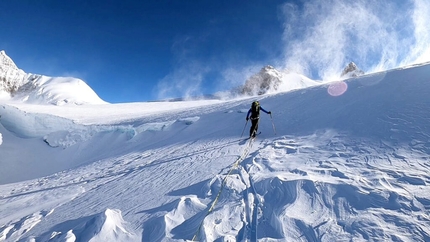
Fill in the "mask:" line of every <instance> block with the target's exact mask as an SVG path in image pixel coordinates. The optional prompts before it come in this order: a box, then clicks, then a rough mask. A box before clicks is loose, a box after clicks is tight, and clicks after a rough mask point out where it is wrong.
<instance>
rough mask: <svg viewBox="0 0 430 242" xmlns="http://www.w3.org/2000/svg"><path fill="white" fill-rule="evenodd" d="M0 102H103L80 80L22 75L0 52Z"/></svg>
mask: <svg viewBox="0 0 430 242" xmlns="http://www.w3.org/2000/svg"><path fill="white" fill-rule="evenodd" d="M0 99H2V100H9V99H10V100H12V101H16V102H25V103H34V104H54V105H65V104H74V105H82V104H104V103H106V102H105V101H103V100H102V99H100V97H98V96H97V94H96V93H95V92H94V91H93V90H92V89H91V88H90V87H89V86H88V85H87V84H86V83H85V82H84V81H82V80H81V79H78V78H73V77H49V76H44V75H36V74H30V73H28V74H27V73H25V72H24V71H23V70H21V69H19V68H18V67H17V66H16V65H15V63H14V62H13V61H12V59H11V58H10V57H9V56H7V55H6V53H5V52H4V51H0Z"/></svg>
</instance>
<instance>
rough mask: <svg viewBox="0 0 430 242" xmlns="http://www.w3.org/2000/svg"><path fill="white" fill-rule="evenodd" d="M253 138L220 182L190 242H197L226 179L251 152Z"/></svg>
mask: <svg viewBox="0 0 430 242" xmlns="http://www.w3.org/2000/svg"><path fill="white" fill-rule="evenodd" d="M254 139H255V138H250V139H249V141H248V145H247V146H246V148H245V149H244V150H243V152H242V155H241V156H240V157H239V158H237V160H236V161H235V162H234V163H233V166H232V167H231V169H230V171H229V172H228V173H227V175H226V176H225V177H224V179H223V180H222V183H221V188H220V189H219V192H218V194H217V195H216V197H215V199H214V201H213V202H212V205H211V207H210V208H209V210H208V212H207V213H206V215H205V216H204V217H203V219H202V222H201V223H200V226H199V228H198V229H197V232H196V233H195V234H194V236H193V239H192V241H197V240H196V239H197V237H198V235H199V234H200V230H201V228H202V226H203V222H204V221H205V218H206V217H207V216H208V215H209V214H210V213H211V212H212V211H213V209H214V208H215V205H216V204H217V203H218V199H219V198H220V196H221V193H222V190H223V189H224V187H225V184H226V183H227V177H228V176H229V175H230V174H231V173H232V172H233V171H234V170H235V169H237V168H238V167H239V164H240V162H242V161H243V160H245V158H246V157H247V156H248V155H249V152H250V151H251V148H252V144H253V141H254Z"/></svg>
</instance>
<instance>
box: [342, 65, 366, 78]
mask: <svg viewBox="0 0 430 242" xmlns="http://www.w3.org/2000/svg"><path fill="white" fill-rule="evenodd" d="M363 74H364V71H362V70H360V69H359V68H358V67H357V65H356V64H355V63H354V62H350V63H349V64H348V65H347V66H346V67H345V68H344V69H343V71H342V74H341V75H340V76H341V77H346V78H348V77H357V76H361V75H363Z"/></svg>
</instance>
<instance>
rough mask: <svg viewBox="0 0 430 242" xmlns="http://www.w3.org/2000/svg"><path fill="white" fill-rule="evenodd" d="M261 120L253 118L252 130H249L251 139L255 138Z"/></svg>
mask: <svg viewBox="0 0 430 242" xmlns="http://www.w3.org/2000/svg"><path fill="white" fill-rule="evenodd" d="M258 120H259V118H251V129H250V130H249V137H255V135H256V134H257V130H258Z"/></svg>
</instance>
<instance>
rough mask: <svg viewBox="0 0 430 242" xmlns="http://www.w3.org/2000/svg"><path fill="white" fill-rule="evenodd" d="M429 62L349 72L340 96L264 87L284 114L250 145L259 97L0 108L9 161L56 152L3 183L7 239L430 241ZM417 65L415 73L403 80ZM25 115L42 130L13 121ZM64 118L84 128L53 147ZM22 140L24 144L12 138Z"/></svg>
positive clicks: (1, 212) (1, 215) (0, 196)
mask: <svg viewBox="0 0 430 242" xmlns="http://www.w3.org/2000/svg"><path fill="white" fill-rule="evenodd" d="M429 68H430V66H424V67H418V68H417V69H416V70H414V69H410V70H405V71H406V73H405V74H402V73H403V72H402V71H395V72H394V73H392V74H390V73H388V74H387V75H383V77H381V75H380V74H377V75H372V76H367V77H363V78H361V79H360V78H358V79H354V80H352V81H350V82H348V85H349V87H348V91H347V92H346V93H345V94H344V96H339V97H335V98H333V97H328V96H327V93H326V90H325V89H324V87H314V88H309V89H306V90H300V91H295V92H291V93H284V94H278V95H268V96H265V97H262V98H261V99H260V100H261V103H262V105H263V107H264V108H266V109H269V110H272V111H273V113H274V114H273V116H274V117H275V119H274V120H271V119H270V117H268V116H264V114H262V117H261V123H260V128H259V130H260V131H262V134H261V135H260V136H259V137H258V138H257V139H255V141H254V142H252V143H249V141H247V140H245V139H244V138H239V137H238V136H239V133H240V131H241V130H242V129H243V125H244V122H245V121H244V119H245V115H246V112H247V110H248V106H249V104H250V103H251V100H253V99H254V98H248V99H242V100H233V101H224V102H209V103H205V102H203V103H197V104H196V103H188V104H187V103H180V104H178V105H180V107H179V108H178V110H174V109H169V108H167V106H163V108H161V110H162V111H160V112H158V113H157V112H156V111H155V110H156V108H154V107H152V108H153V109H152V110H149V111H148V112H149V114H143V113H139V112H140V111H139V112H138V114H136V113H134V112H132V111H130V110H136V108H138V107H150V105H148V104H144V105H142V106H139V105H135V106H133V105H130V106H128V105H119V106H120V109H121V110H122V111H120V112H122V114H121V115H123V117H122V118H121V117H120V116H121V115H119V114H118V115H117V114H115V115H114V116H115V117H114V118H113V119H112V120H108V117H109V112H107V111H106V110H107V108H108V107H109V106H104V107H103V108H102V109H103V110H104V109H106V110H104V111H102V112H101V113H102V114H101V117H100V118H99V119H97V118H96V115H97V113H96V112H94V109H91V108H90V107H85V108H82V109H75V108H71V109H66V107H63V109H57V108H53V107H42V106H28V105H18V104H14V106H16V107H17V108H18V110H14V109H13V111H11V110H12V109H11V107H10V106H0V108H2V112H3V113H2V114H3V115H5V114H13V115H15V116H13V117H4V116H3V117H2V118H1V119H0V124H1V125H0V131H1V133H2V144H1V146H0V152H3V153H2V154H13V155H10V156H6V158H8V159H5V158H4V157H5V156H2V157H0V165H1V166H2V167H3V168H4V169H5V170H7V169H9V170H10V172H13V171H14V170H13V169H11V168H10V167H9V165H10V164H9V163H7V162H8V160H13V159H14V157H15V156H19V157H21V158H25V159H28V160H25V161H28V162H29V163H28V164H31V163H30V161H31V159H30V158H31V156H30V155H28V154H25V152H36V151H38V152H40V153H38V154H42V155H43V154H45V153H43V152H46V154H45V156H44V157H47V158H46V160H41V161H43V162H48V164H56V162H57V163H60V165H59V167H54V168H55V169H54V168H53V169H52V170H50V172H47V173H49V174H48V175H47V174H44V173H38V174H36V173H34V174H31V175H34V177H35V178H34V177H31V178H30V179H28V180H27V179H17V180H14V182H13V183H12V182H8V180H7V179H5V180H4V183H3V184H2V185H0V241H49V240H50V241H90V240H91V241H109V240H111V241H184V240H185V241H190V240H192V238H193V237H194V236H196V237H197V239H198V240H199V241H430V216H429V211H430V195H429V194H430V188H429V186H428V184H429V183H430V174H429V169H430V163H429V161H430V159H429V154H430V130H429V125H428V124H429V123H430V111H429V109H428V107H429V105H430V102H429V99H428V96H429V95H428V94H430V93H429V92H430V89H428V86H429V85H428V84H423V83H424V82H423V81H424V80H427V79H425V78H423V77H427V76H426V75H424V74H427V73H428V69H429ZM415 72H416V73H418V74H416V79H417V82H419V84H417V83H415V82H412V81H411V82H408V85H403V84H402V82H401V81H402V80H403V78H404V76H410V75H411V74H412V73H415ZM420 73H421V74H420ZM422 73H424V74H422ZM390 75H391V77H390ZM386 76H389V78H388V79H384V78H386ZM420 77H421V78H420ZM382 79H383V80H385V82H387V81H386V80H389V84H390V85H383V84H384V81H383V80H382ZM372 81H374V82H372ZM363 83H365V84H363ZM385 84H386V83H385ZM398 87H402V88H403V89H402V90H403V91H404V93H397V92H396V90H398ZM393 90H394V91H393ZM382 93H387V94H386V95H382ZM362 96H364V97H363V98H361V97H362ZM336 100H337V101H336ZM363 100H364V101H363ZM311 104H312V105H311ZM169 105H173V106H174V104H169ZM126 106H128V107H129V108H130V110H128V111H127V110H124V109H127V108H125V107H126ZM113 107H115V105H113V106H111V108H113ZM19 110H21V111H19ZM62 110H63V111H62ZM64 110H69V111H70V110H75V111H76V112H77V113H75V114H74V113H73V112H72V111H70V112H67V111H64ZM77 110H80V111H77ZM127 112H129V113H131V114H130V115H127ZM41 113H43V114H41ZM74 115H76V116H74ZM139 115H141V116H139ZM11 116H12V115H11ZM23 116H25V117H27V118H29V120H36V121H35V122H33V123H31V124H32V125H35V126H33V127H38V129H37V132H39V133H30V132H33V131H34V130H32V129H28V128H27V127H20V126H14V122H13V118H21V117H23ZM41 117H45V119H43V118H41ZM59 117H61V118H59ZM43 120H48V121H49V122H48V123H43ZM57 121H58V122H57ZM272 121H274V122H275V124H276V128H277V135H274V134H273V133H274V132H273V130H272V123H271V122H272ZM59 123H61V124H64V127H66V126H67V127H68V132H70V133H73V132H75V133H76V132H78V131H79V132H78V133H79V134H82V135H83V136H79V137H77V138H76V136H73V137H75V139H71V140H70V141H73V142H75V143H73V144H70V145H69V146H64V147H51V146H48V145H47V144H46V143H44V142H46V141H44V137H46V136H49V135H51V136H49V137H51V140H50V141H49V142H51V143H56V142H58V141H59V140H61V139H63V138H64V136H62V135H58V134H59V133H55V134H56V135H52V133H50V132H58V131H63V130H62V128H64V127H62V126H61V125H59ZM27 124H28V123H27ZM43 124H56V125H57V126H44V125H43ZM93 125H95V126H97V125H105V126H106V127H108V128H102V129H96V130H94V129H93V128H89V127H92V126H93ZM118 127H127V128H126V129H120V130H121V131H118ZM99 128H100V127H99ZM11 130H12V131H13V132H12V131H11ZM124 130H126V132H122V131H124ZM248 130H249V124H248V126H246V127H245V134H246V133H247V132H248ZM129 131H130V132H129ZM88 132H94V133H92V135H88ZM24 133H25V134H32V135H30V136H32V137H24V138H23V137H16V135H14V134H24ZM130 134H131V136H130ZM86 135H88V136H86ZM33 136H34V137H33ZM80 137H85V139H81V138H80ZM11 140H12V141H13V142H16V146H11V144H10V142H11ZM20 142H21V143H20ZM22 142H24V143H22ZM17 144H29V146H28V147H20V148H21V149H22V151H23V152H15V153H7V152H11V151H9V150H7V149H6V148H4V147H19V145H17ZM35 144H37V145H35ZM249 145H252V146H249ZM26 148H27V149H28V151H27V150H26ZM50 152H52V153H50ZM21 153H23V154H21ZM74 153H80V154H79V155H74ZM53 154H55V155H53ZM19 157H18V158H19ZM56 157H60V159H58V160H55V159H56ZM89 157H90V158H89ZM48 158H49V159H48ZM41 161H39V162H41ZM64 161H67V162H69V163H70V164H66V163H61V162H64ZM237 161H239V163H238V166H235V165H236V164H237V163H236V162H237ZM49 162H51V163H49ZM61 164H62V165H61ZM38 165H40V166H41V169H43V170H44V169H45V166H42V163H40V164H38ZM12 167H13V166H12ZM34 167H37V166H34ZM33 169H35V168H33ZM44 171H45V170H44ZM23 172H24V171H22V173H23ZM35 172H36V171H35ZM212 205H214V207H213V210H212V211H210V208H211V206H212ZM200 226H201V227H200ZM199 228H200V229H199Z"/></svg>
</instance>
